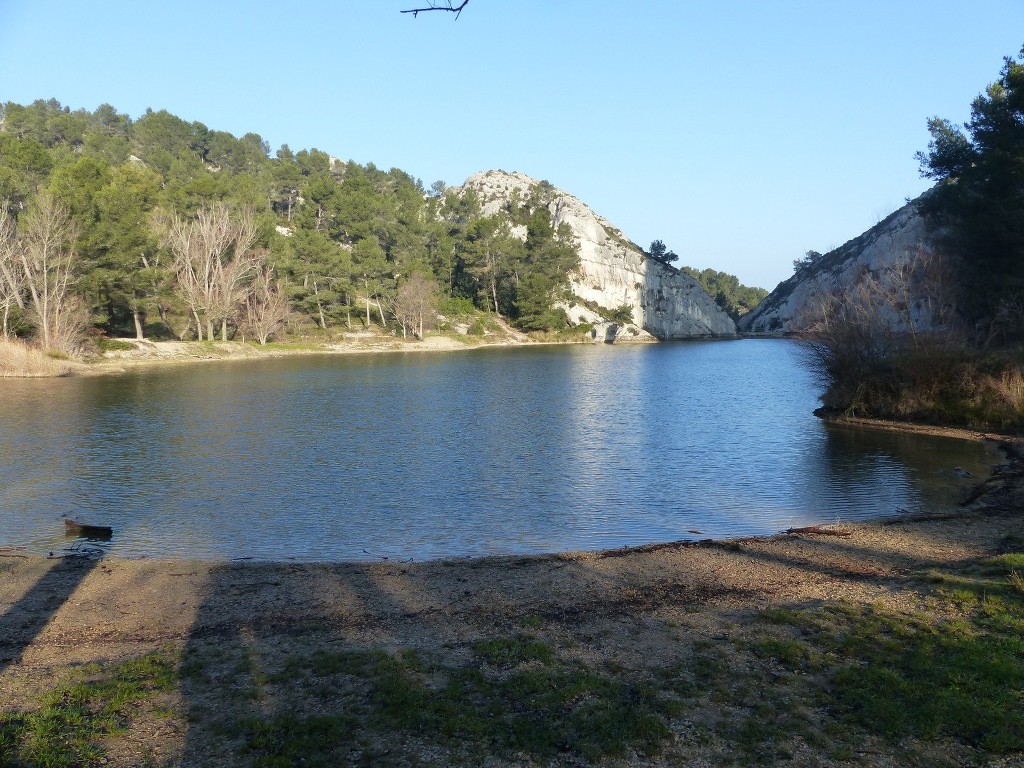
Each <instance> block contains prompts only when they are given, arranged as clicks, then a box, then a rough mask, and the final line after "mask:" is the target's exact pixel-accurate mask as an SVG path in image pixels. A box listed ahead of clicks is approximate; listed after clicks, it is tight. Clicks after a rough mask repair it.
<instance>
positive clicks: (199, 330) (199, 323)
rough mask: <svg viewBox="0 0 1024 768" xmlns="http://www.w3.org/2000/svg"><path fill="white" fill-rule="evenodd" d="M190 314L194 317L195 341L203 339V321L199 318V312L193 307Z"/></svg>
mask: <svg viewBox="0 0 1024 768" xmlns="http://www.w3.org/2000/svg"><path fill="white" fill-rule="evenodd" d="M192 315H193V316H194V317H195V319H196V341H202V340H203V321H202V320H200V319H199V313H198V312H196V311H195V310H194V309H193V310H192Z"/></svg>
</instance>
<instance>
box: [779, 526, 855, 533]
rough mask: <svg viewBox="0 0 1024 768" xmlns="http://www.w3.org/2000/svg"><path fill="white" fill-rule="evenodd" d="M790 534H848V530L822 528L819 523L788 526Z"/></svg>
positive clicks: (787, 531)
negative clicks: (794, 526) (799, 526)
mask: <svg viewBox="0 0 1024 768" xmlns="http://www.w3.org/2000/svg"><path fill="white" fill-rule="evenodd" d="M786 533H788V534H789V535H790V536H793V535H794V534H798V533H809V534H811V535H813V536H850V535H851V534H850V532H849V531H837V530H833V529H832V528H822V527H821V526H820V525H808V526H807V527H805V528H789V529H787V530H786Z"/></svg>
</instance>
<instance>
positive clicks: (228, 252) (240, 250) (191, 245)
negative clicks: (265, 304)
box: [164, 205, 257, 341]
mask: <svg viewBox="0 0 1024 768" xmlns="http://www.w3.org/2000/svg"><path fill="white" fill-rule="evenodd" d="M256 234H257V232H256V220H255V216H254V214H253V212H252V210H251V209H248V208H245V209H242V210H241V211H238V212H236V213H233V212H232V211H231V210H230V209H229V208H228V207H227V206H225V205H215V206H212V207H210V208H202V209H200V210H199V211H198V212H197V213H196V216H195V218H193V219H191V220H185V219H181V218H179V217H178V216H174V218H173V219H171V221H170V222H169V224H168V225H167V228H166V232H165V233H164V242H165V243H166V245H167V246H168V247H169V248H170V249H171V250H172V251H173V252H174V272H175V275H176V277H177V281H178V290H179V292H180V294H181V298H182V300H183V301H184V302H185V304H186V305H187V306H188V308H189V310H191V312H192V315H193V317H194V319H195V322H196V335H197V337H198V338H199V340H200V341H202V340H203V326H204V325H205V326H206V338H207V339H208V340H210V341H212V340H213V338H214V332H213V328H214V324H215V323H217V322H218V321H219V322H220V324H221V340H223V341H226V340H227V326H228V320H229V319H230V318H231V317H232V315H233V314H234V312H235V309H236V307H237V306H238V305H240V304H241V302H242V297H243V293H242V289H243V287H244V284H245V281H246V280H247V279H248V278H249V277H250V276H251V275H252V274H253V272H254V271H255V268H256V261H255V257H254V254H253V251H252V249H253V245H254V244H255V242H256Z"/></svg>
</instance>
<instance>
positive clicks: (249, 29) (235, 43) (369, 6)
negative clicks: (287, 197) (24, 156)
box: [0, 0, 1024, 288]
mask: <svg viewBox="0 0 1024 768" xmlns="http://www.w3.org/2000/svg"><path fill="white" fill-rule="evenodd" d="M420 4H423V3H421V2H420V3H417V2H415V0H413V2H405V1H404V0H365V2H354V1H352V0H293V2H291V3H281V2H274V3H271V2H263V0H249V1H248V2H241V1H240V0H220V2H211V1H210V0H203V1H202V2H199V1H198V0H176V2H174V3H152V4H147V3H139V2H137V1H136V2H132V3H128V2H123V1H122V0H96V1H95V2H93V3H88V4H86V3H81V2H78V1H77V0H76V1H75V2H71V1H70V0H31V1H30V2H29V1H26V0H0V71H2V72H3V73H4V77H3V81H2V85H0V101H14V102H18V103H29V102H31V101H33V100H35V99H38V98H44V99H45V98H56V99H58V100H60V101H61V102H62V103H63V104H65V105H68V106H70V107H72V108H75V109H77V108H79V107H85V108H86V109H89V110H92V109H95V108H96V107H97V106H98V105H99V104H101V103H104V102H106V103H109V104H112V105H114V106H115V107H116V108H117V109H118V110H119V111H121V112H126V113H128V114H129V115H131V116H132V117H138V116H139V115H141V114H143V113H144V112H145V110H146V108H147V107H152V108H153V109H167V110H169V111H170V112H173V113H174V114H176V115H178V116H180V117H182V118H184V119H186V120H190V121H191V120H199V121H201V122H203V123H205V124H206V125H207V126H209V127H210V128H214V129H217V130H226V131H230V132H232V133H234V134H235V135H241V134H243V133H246V132H249V131H253V132H256V133H259V134H260V135H261V136H263V137H264V138H265V139H267V141H269V142H270V144H271V147H272V149H276V148H277V147H279V146H280V145H281V144H283V143H287V144H288V145H289V146H291V148H292V149H294V150H298V149H302V148H309V147H317V148H319V149H322V150H324V151H326V152H329V153H331V154H332V155H335V156H337V157H341V158H344V159H353V160H356V161H358V162H361V163H366V162H373V163H375V164H376V165H378V166H380V167H384V168H390V167H398V168H401V169H403V170H405V171H407V172H409V173H411V174H412V175H414V176H417V177H419V178H421V179H422V180H423V182H424V184H425V185H428V186H429V185H430V184H431V183H432V182H433V181H435V180H437V179H443V180H444V181H446V182H448V183H449V184H458V183H461V182H462V181H463V180H464V179H465V178H466V177H467V176H468V175H469V174H471V173H473V172H475V171H481V170H487V169H490V168H503V169H505V170H518V171H523V172H525V173H528V174H530V175H532V176H535V177H537V178H538V179H547V180H549V181H550V182H551V183H552V184H554V185H556V186H558V187H560V188H562V189H565V190H566V191H568V192H570V193H572V194H574V195H576V196H577V197H579V198H580V199H582V200H583V201H584V202H585V203H587V204H589V205H590V206H591V207H592V208H594V209H595V210H596V211H597V212H598V213H599V214H601V215H603V216H605V217H606V218H608V219H609V220H610V221H612V222H613V223H614V224H615V225H616V226H618V227H619V228H621V229H622V230H623V231H624V232H625V233H626V234H627V235H628V236H629V237H630V238H632V239H633V240H634V241H636V242H638V243H640V244H641V245H644V246H646V245H647V244H649V243H650V242H651V240H653V239H655V238H658V239H661V240H663V241H664V242H665V243H666V244H667V245H668V246H669V248H671V249H672V250H674V251H675V252H676V253H678V254H679V255H680V256H681V262H682V263H686V264H690V265H692V266H695V267H699V268H704V267H713V268H715V269H719V270H723V271H726V272H730V273H733V274H736V275H739V277H740V279H741V280H742V281H743V282H745V283H747V284H753V285H760V286H763V287H766V288H772V287H774V286H775V285H776V283H778V282H779V281H781V280H784V279H785V278H786V277H788V276H789V275H790V274H791V273H792V262H793V260H794V259H795V258H798V257H800V256H802V255H803V253H804V252H805V251H807V250H808V249H814V250H819V251H825V250H828V249H829V248H831V247H834V246H836V245H840V244H842V243H843V242H845V241H846V240H848V239H850V238H852V237H855V236H856V235H858V234H860V233H861V232H862V231H863V230H865V229H866V228H867V227H869V226H871V225H873V224H874V223H876V222H877V221H878V220H879V219H880V218H882V217H883V216H885V215H886V214H888V213H890V212H891V211H892V210H894V209H895V208H897V207H899V206H900V205H901V204H902V203H903V201H904V200H905V199H906V198H908V197H914V196H916V195H918V194H920V193H921V192H922V191H924V190H925V189H926V188H927V186H928V183H927V181H926V180H923V179H921V178H920V176H919V174H918V166H917V162H916V161H915V160H914V157H913V156H914V153H915V152H916V151H918V150H923V149H926V147H927V144H928V132H927V129H926V121H927V118H928V117H930V116H933V115H937V116H941V117H946V118H949V119H951V120H954V121H956V122H962V121H964V120H966V119H967V118H968V117H969V113H970V102H971V101H972V99H973V98H974V97H975V96H977V95H978V93H980V92H981V91H982V90H983V89H984V88H985V86H986V85H987V84H988V83H989V82H991V81H993V80H994V79H995V78H996V76H997V74H998V71H999V68H1000V66H1001V65H1002V58H1003V56H1006V55H1016V53H1018V52H1019V51H1020V49H1021V46H1022V45H1024V2H1021V0H976V1H975V2H972V3H964V2H962V0H958V1H957V2H951V1H949V2H947V1H945V0H888V1H887V2H876V1H875V0H861V2H857V3H843V4H840V3H835V2H828V1H827V0H816V1H812V0H776V1H775V2H767V0H765V1H764V2H754V1H752V0H751V1H745V0H735V2H732V3H714V2H710V1H707V2H685V1H684V0H675V1H671V2H670V1H668V0H637V1H636V2H595V0H562V1H556V0H548V1H547V2H540V1H539V0H518V1H517V2H499V0H471V2H470V3H469V5H467V6H466V9H465V11H464V12H463V13H462V15H461V18H459V19H458V20H457V21H456V20H455V19H454V17H453V15H452V14H448V13H427V14H421V15H420V16H419V18H415V19H414V18H412V16H411V14H410V15H403V14H400V13H399V10H401V9H403V8H410V7H415V6H416V5H420Z"/></svg>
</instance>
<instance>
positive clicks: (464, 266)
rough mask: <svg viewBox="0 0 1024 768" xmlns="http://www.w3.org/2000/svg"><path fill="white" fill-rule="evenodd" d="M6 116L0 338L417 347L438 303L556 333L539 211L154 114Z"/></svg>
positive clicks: (559, 279)
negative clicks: (296, 340) (371, 341)
mask: <svg viewBox="0 0 1024 768" xmlns="http://www.w3.org/2000/svg"><path fill="white" fill-rule="evenodd" d="M0 120H2V122H0V319H2V332H3V334H4V336H10V335H29V334H34V335H35V336H36V337H37V338H38V340H39V341H40V343H41V344H42V345H43V346H44V347H45V348H49V349H54V350H60V351H64V352H69V353H70V352H73V351H75V349H77V348H78V347H79V346H80V345H81V343H82V339H83V337H84V336H83V335H84V334H85V332H86V331H87V330H91V332H92V333H93V334H95V335H98V336H104V335H108V336H120V335H132V336H136V337H137V338H142V337H144V336H147V337H150V336H152V337H157V338H160V337H163V338H197V339H212V338H215V337H220V338H235V337H237V336H238V335H239V334H243V335H245V336H246V337H247V338H256V339H258V340H260V341H266V340H267V339H268V338H270V337H272V336H274V335H275V334H277V333H280V332H281V330H282V328H283V327H284V326H285V324H286V322H287V325H288V326H289V329H290V330H291V331H292V332H295V333H302V334H317V333H320V334H324V335H327V334H329V333H331V332H332V331H333V330H335V329H348V328H354V327H366V326H375V327H388V328H390V329H392V330H397V329H400V330H401V331H402V332H403V333H419V334H422V332H423V330H424V328H425V326H427V325H428V324H429V323H430V321H431V320H432V319H433V318H434V317H435V315H436V314H437V310H438V309H440V311H441V312H442V313H445V314H458V313H470V314H472V313H473V312H474V311H475V310H484V311H492V312H497V313H500V314H501V315H502V316H504V317H505V318H506V319H508V320H510V321H511V322H512V323H514V324H517V325H519V326H520V327H522V328H524V329H526V330H558V329H559V328H564V327H565V326H566V318H565V315H564V313H559V312H557V311H551V307H552V305H553V304H554V303H555V300H556V298H557V297H558V296H559V295H560V292H561V291H562V290H563V289H564V287H565V285H566V282H567V276H566V273H567V271H568V270H570V269H572V268H573V266H574V264H576V263H577V262H578V253H577V249H576V245H575V243H574V242H573V240H572V238H571V236H569V234H568V233H567V232H566V231H565V228H558V227H556V226H553V224H552V220H551V218H550V215H549V213H548V212H547V210H546V209H544V208H543V206H542V203H541V200H540V198H529V199H523V200H521V201H518V202H517V205H516V206H515V207H514V209H509V210H505V211H501V212H498V213H497V214H492V215H490V216H484V215H482V214H481V206H480V202H479V200H477V199H476V198H475V197H474V196H473V195H472V194H462V195H458V196H456V195H452V194H445V184H444V183H443V182H441V181H437V182H434V183H433V184H432V185H431V186H430V188H429V189H427V188H425V187H424V185H423V183H422V181H421V180H419V179H416V178H414V177H412V176H411V175H409V174H408V173H406V172H404V171H402V170H399V169H397V168H392V169H390V170H388V171H384V170H381V169H379V168H377V167H376V166H374V165H373V164H372V163H371V164H367V165H360V164H358V163H355V162H351V161H349V162H345V161H341V160H338V159H336V158H333V157H331V156H329V155H328V154H327V153H326V152H323V151H321V150H318V149H308V150H307V149H303V150H300V151H293V150H292V149H291V148H289V147H288V146H287V145H283V146H281V147H280V148H279V149H277V150H276V151H274V152H273V153H271V150H270V146H269V145H268V143H267V142H266V141H265V140H264V139H263V138H262V137H261V136H259V135H258V134H255V133H247V134H245V135H244V136H242V137H240V138H238V137H235V136H234V135H232V134H230V133H227V132H225V131H218V130H214V129H210V128H208V127H207V126H206V125H204V124H202V123H200V122H187V121H185V120H182V119H181V118H179V117H176V116H175V115H172V114H170V113H168V112H166V111H163V110H161V111H152V110H147V112H146V114H144V115H142V116H141V117H139V118H137V119H132V118H130V117H129V116H127V115H124V114H121V113H119V112H118V111H117V110H116V109H115V108H114V107H112V106H110V105H107V104H104V105H102V106H100V107H99V108H97V109H96V110H95V111H92V112H89V111H86V110H83V109H79V110H71V109H70V108H68V107H65V106H63V105H61V104H60V103H58V102H57V101H54V100H50V101H36V102H34V103H32V104H30V105H27V106H25V105H19V104H14V103H7V104H4V105H3V106H2V107H0ZM516 226H525V227H526V228H527V232H528V235H527V237H526V239H525V241H522V240H518V239H516V238H512V237H510V236H509V232H510V229H511V228H513V227H516ZM499 264H500V269H499V268H498V266H497V265H499Z"/></svg>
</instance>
